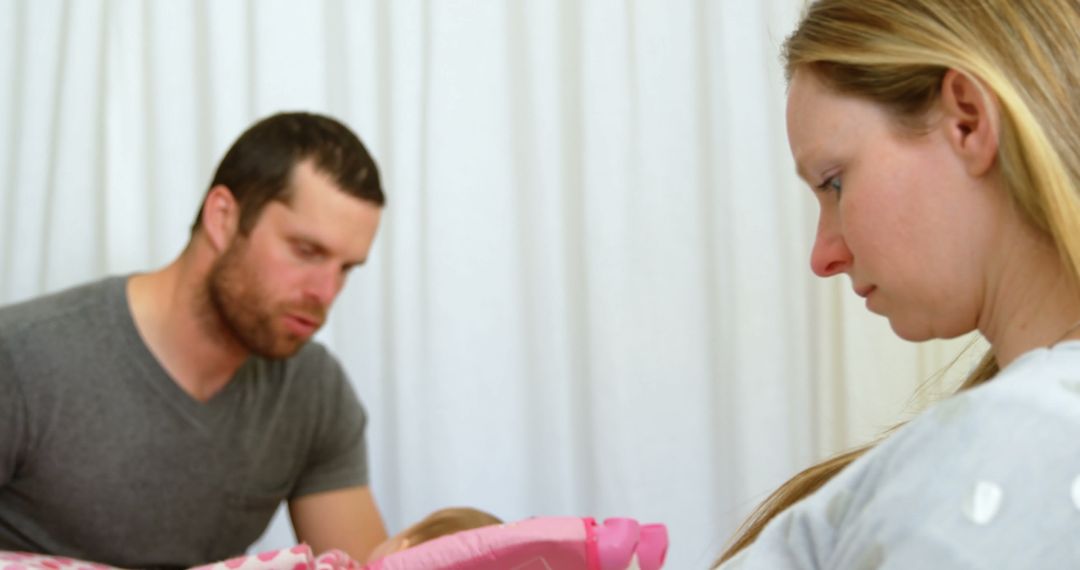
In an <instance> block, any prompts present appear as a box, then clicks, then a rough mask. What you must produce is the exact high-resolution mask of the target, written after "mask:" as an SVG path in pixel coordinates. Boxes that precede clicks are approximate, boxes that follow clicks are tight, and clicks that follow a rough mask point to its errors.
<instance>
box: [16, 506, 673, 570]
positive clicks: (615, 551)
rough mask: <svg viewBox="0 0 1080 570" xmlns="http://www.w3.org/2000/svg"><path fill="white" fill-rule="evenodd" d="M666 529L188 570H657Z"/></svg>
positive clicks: (512, 535)
mask: <svg viewBox="0 0 1080 570" xmlns="http://www.w3.org/2000/svg"><path fill="white" fill-rule="evenodd" d="M667 547H668V537H667V529H665V528H664V526H663V525H658V524H649V525H639V524H638V523H637V521H634V520H633V519H626V518H612V519H607V520H606V521H604V522H603V524H598V523H597V522H596V521H595V520H593V519H591V518H579V517H539V518H534V519H527V520H524V521H519V522H515V523H507V524H503V525H498V526H490V527H484V528H478V529H473V530H470V531H465V532H459V533H457V534H452V535H449V536H444V537H442V538H438V539H435V540H432V541H430V542H425V543H424V544H420V545H418V546H415V547H413V548H410V549H407V550H404V551H402V552H398V553H396V554H392V555H390V556H387V557H386V558H383V559H381V560H377V561H375V562H373V563H371V564H369V565H367V566H364V565H362V564H360V563H359V562H357V561H355V560H353V559H351V558H349V556H348V555H346V554H345V553H344V552H341V551H340V550H330V551H328V552H325V553H323V554H321V555H319V556H315V555H314V554H312V552H311V547H310V546H308V545H306V544H301V545H298V546H294V547H292V548H283V549H281V550H272V551H269V552H260V553H258V554H253V555H251V556H239V557H237V558H230V559H229V560H223V561H221V562H215V563H213V564H207V565H204V566H197V567H195V568H192V569H190V570H466V569H467V570H506V569H507V568H515V569H519V570H534V569H535V570H540V569H552V568H557V569H559V570H627V569H629V568H639V569H640V570H659V569H660V567H661V566H663V564H664V557H665V555H666V554H667ZM0 570H120V569H118V568H115V567H113V566H106V565H103V564H96V563H93V562H84V561H81V560H72V559H70V558H63V557H59V556H45V555H40V554H28V553H24V552H4V551H0Z"/></svg>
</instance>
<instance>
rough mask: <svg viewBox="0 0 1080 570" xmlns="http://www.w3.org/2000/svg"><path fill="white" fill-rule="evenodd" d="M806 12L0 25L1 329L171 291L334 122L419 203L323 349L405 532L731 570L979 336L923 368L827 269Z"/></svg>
mask: <svg viewBox="0 0 1080 570" xmlns="http://www.w3.org/2000/svg"><path fill="white" fill-rule="evenodd" d="M801 4H802V2H801V1H800V0H715V1H714V0H693V1H692V0H685V1H684V0H678V1H671V0H622V1H614V0H586V1H579V0H551V1H544V2H529V1H525V0H504V1H492V0H487V1H484V0H452V1H451V0H445V1H443V0H437V1H436V0H393V1H391V0H378V1H375V0H372V1H357V2H348V1H344V0H336V1H335V0H326V1H321V2H313V1H269V0H260V1H254V0H247V1H245V0H215V1H213V2H210V1H209V0H185V1H169V2H149V1H145V2H144V1H139V0H86V1H77V2H76V1H61V0H33V1H30V0H0V37H2V38H3V39H0V46H3V48H2V49H0V84H2V85H3V87H2V88H0V224H2V225H0V303H9V302H14V301H18V300H22V299H26V298H29V297H32V296H35V295H38V294H41V293H43V292H47V291H55V290H57V289H61V288H64V287H67V286H70V285H73V284H76V283H80V282H84V281H87V280H91V279H95V278H98V277H100V276H103V275H106V274H116V273H128V272H134V271H141V270H146V269H150V268H155V267H160V266H162V265H164V264H165V263H167V262H168V261H169V260H171V259H172V258H173V257H174V256H175V255H176V254H177V253H178V252H179V251H180V249H181V247H182V246H183V244H184V243H185V241H186V237H187V227H188V225H189V224H190V223H191V220H192V217H193V216H194V215H195V212H196V210H197V208H198V203H199V200H200V199H201V197H202V194H203V192H204V191H205V189H206V186H207V184H208V181H209V179H210V177H211V175H212V171H213V168H214V166H215V165H216V162H217V160H218V159H219V158H220V157H221V155H222V154H223V152H224V150H225V149H226V148H227V147H228V145H229V144H230V143H231V142H232V140H233V139H234V138H235V137H236V136H237V135H238V134H239V133H240V132H241V131H242V130H243V129H244V128H245V127H246V126H247V125H249V124H250V123H251V122H253V121H254V120H255V119H257V118H259V117H262V116H264V115H267V114H270V113H273V112H276V111H279V110H291V109H306V110H314V111H319V112H325V113H329V114H332V115H334V116H336V117H338V118H340V119H342V120H343V121H345V122H346V123H348V124H349V125H351V126H352V127H353V128H354V129H355V130H356V131H357V132H358V134H359V135H360V136H361V138H362V139H363V140H364V141H365V142H366V144H367V145H368V147H369V149H370V150H371V151H372V153H373V155H374V156H375V157H376V159H377V160H378V162H379V164H380V166H381V170H382V174H383V179H384V182H385V186H386V190H387V194H388V197H389V205H388V209H387V210H386V213H385V217H384V226H383V227H382V229H381V230H380V235H379V237H378V239H377V241H376V244H375V248H374V251H373V257H372V260H371V262H370V263H369V264H368V266H366V267H364V268H363V269H361V270H360V271H359V272H357V273H356V274H354V277H353V278H352V281H351V282H350V284H349V286H348V287H347V288H346V290H345V292H344V293H343V294H342V296H341V297H340V299H339V300H338V302H337V304H336V306H335V309H334V312H333V316H332V319H331V322H330V324H329V325H328V326H327V328H326V330H325V331H323V332H322V333H320V338H321V340H322V341H323V342H325V343H326V344H328V345H329V346H330V347H331V348H332V349H333V350H334V351H335V353H336V354H337V355H338V356H339V357H340V359H341V360H342V362H343V363H344V365H345V367H346V369H347V370H348V371H349V373H350V375H351V377H352V380H353V382H354V383H355V385H356V388H357V390H358V392H359V394H360V395H361V397H362V399H363V400H364V402H365V404H366V406H367V408H368V410H369V412H370V424H369V432H368V437H369V442H370V446H371V461H372V476H373V483H372V484H373V488H374V490H375V493H376V496H377V499H378V501H379V503H380V505H381V507H382V509H383V511H384V514H385V517H386V520H387V523H388V525H389V527H390V528H391V530H392V531H396V530H398V529H400V528H402V527H403V526H406V525H408V524H409V523H411V522H413V521H415V520H417V519H419V518H420V517H422V516H423V515H425V514H426V513H427V512H429V511H431V510H434V509H436V508H439V507H443V506H449V505H473V506H477V507H480V508H484V509H487V510H490V511H491V512H493V513H495V514H497V515H499V516H501V517H503V518H506V519H518V518H523V517H527V516H533V515H556V514H565V515H571V514H572V515H591V516H596V517H608V516H630V517H635V518H637V519H639V520H644V521H661V522H665V523H667V525H668V527H669V530H670V533H671V540H672V547H671V552H670V555H669V565H668V567H670V568H695V567H697V568H701V567H704V566H706V565H707V564H708V563H709V562H710V561H711V560H712V559H713V557H714V556H715V555H716V554H717V553H718V552H719V550H720V549H721V547H722V545H723V542H724V540H725V539H726V538H727V537H728V536H729V535H730V533H731V532H732V531H733V530H734V528H735V526H736V525H737V524H738V522H739V521H740V520H741V518H742V517H743V516H745V515H746V514H747V512H748V511H749V510H750V509H751V507H752V506H753V505H754V504H756V502H757V501H758V500H760V499H761V498H762V497H763V496H764V494H765V493H767V492H768V491H769V490H770V489H772V488H773V487H774V486H775V485H776V484H778V483H780V482H781V481H782V480H784V479H785V478H787V477H789V476H790V475H792V474H793V473H794V472H796V471H798V470H800V469H801V468H803V467H806V466H807V465H809V464H810V463H811V462H813V461H815V460H818V459H821V458H823V457H825V456H827V455H828V454H831V453H833V452H836V451H838V450H841V449H843V448H846V447H848V446H850V445H852V444H856V443H859V442H863V441H866V440H867V439H869V438H871V437H873V436H874V435H875V434H877V433H878V432H880V431H881V430H882V429H883V428H886V427H888V426H889V425H891V424H892V423H894V422H895V421H897V420H899V419H901V418H902V417H903V416H904V414H905V413H908V412H911V411H913V410H915V409H917V408H918V407H919V406H920V405H922V404H923V403H924V402H925V401H926V399H928V398H929V397H931V396H930V395H929V394H931V392H932V391H928V392H923V393H922V396H917V397H913V396H912V394H913V393H914V391H915V388H916V386H917V385H919V384H920V383H921V382H922V381H924V380H927V379H930V378H932V377H935V376H936V373H937V372H938V371H939V370H940V369H941V367H942V366H943V365H944V364H946V363H947V362H948V361H949V360H951V358H952V357H953V356H954V355H955V354H956V353H957V352H958V351H959V347H960V346H962V345H963V343H965V342H966V340H959V341H953V342H951V343H937V344H930V345H923V346H915V345H910V344H906V343H903V342H901V341H899V340H897V339H896V338H895V337H894V336H893V335H892V333H891V332H890V331H889V329H888V325H887V323H886V322H885V321H884V320H882V319H880V318H876V317H872V316H868V315H866V311H865V309H864V308H863V307H861V306H860V304H859V301H858V299H857V298H855V296H854V295H853V294H851V292H850V291H849V289H848V287H849V284H848V283H847V281H846V280H840V279H834V280H831V281H820V280H817V279H816V278H814V277H813V276H812V275H811V274H810V271H809V266H808V253H809V247H810V241H811V239H812V236H813V231H814V223H815V215H816V206H815V205H814V203H813V199H812V197H811V194H810V192H809V191H808V190H807V189H806V188H805V187H804V185H802V184H801V183H800V182H799V181H798V180H797V179H796V178H795V176H794V174H793V172H794V168H793V166H792V164H791V161H790V158H789V156H788V152H787V145H786V141H785V135H784V119H783V105H784V96H785V93H784V81H783V77H782V72H781V70H780V67H779V62H778V46H779V43H780V42H781V41H782V40H783V38H784V36H785V35H786V34H787V33H788V32H789V31H790V29H791V28H792V26H793V25H794V23H795V21H796V18H797V16H798V12H799V10H800V9H801ZM969 361H970V358H969V359H966V360H963V361H962V362H961V363H960V364H959V365H958V366H956V367H954V373H953V375H955V374H962V373H963V372H964V371H966V370H967V369H968V368H969V367H970V362H969ZM0 436H2V434H0ZM293 540H294V539H293V538H292V536H291V533H290V531H289V529H288V527H287V523H286V522H284V519H279V520H278V521H277V522H275V524H274V526H273V527H272V528H271V530H270V532H269V533H268V534H267V536H266V537H264V539H263V540H262V541H261V542H260V543H258V544H257V545H256V547H255V548H270V547H274V546H280V545H284V544H288V543H289V542H291V541H293Z"/></svg>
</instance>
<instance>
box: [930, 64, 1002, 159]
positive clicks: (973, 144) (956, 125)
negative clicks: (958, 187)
mask: <svg viewBox="0 0 1080 570" xmlns="http://www.w3.org/2000/svg"><path fill="white" fill-rule="evenodd" d="M941 111H942V115H943V116H942V121H943V126H944V128H945V134H946V137H948V140H949V144H950V145H952V147H953V150H955V151H956V152H957V154H958V155H959V156H960V158H961V160H963V161H964V164H965V165H966V166H967V172H968V174H970V175H971V176H982V175H983V174H986V173H987V172H988V171H989V170H990V169H991V167H993V166H994V162H995V160H996V159H997V152H998V144H999V139H998V136H999V134H1000V130H999V124H1000V116H999V113H998V101H997V97H995V96H994V94H993V93H992V92H991V91H990V90H989V89H988V88H986V86H985V85H983V84H982V83H981V82H979V81H978V80H976V79H975V78H973V77H972V76H970V75H968V74H966V73H962V72H959V71H957V70H955V69H950V70H948V71H946V72H945V77H944V79H942V81H941Z"/></svg>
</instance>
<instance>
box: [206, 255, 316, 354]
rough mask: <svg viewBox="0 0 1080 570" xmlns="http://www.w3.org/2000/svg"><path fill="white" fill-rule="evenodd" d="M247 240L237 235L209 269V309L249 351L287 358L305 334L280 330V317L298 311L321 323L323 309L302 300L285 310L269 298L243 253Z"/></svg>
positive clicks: (297, 347)
mask: <svg viewBox="0 0 1080 570" xmlns="http://www.w3.org/2000/svg"><path fill="white" fill-rule="evenodd" d="M246 250H247V242H246V238H245V237H244V236H237V237H236V239H235V240H234V241H233V242H232V243H231V244H229V247H228V248H226V249H225V251H224V253H222V254H221V257H219V258H218V259H217V260H216V261H215V262H214V266H213V267H212V268H211V269H210V274H209V276H208V277H207V281H206V287H207V293H208V297H209V300H210V307H209V309H210V310H212V311H213V312H214V313H215V314H216V317H217V318H216V319H214V320H216V321H217V322H218V323H220V326H221V327H223V328H224V329H225V330H224V331H223V332H225V333H226V334H228V335H230V336H232V338H233V339H235V340H236V342H237V343H239V344H240V345H241V346H243V347H244V349H246V350H247V351H248V352H251V353H253V354H257V355H259V356H262V357H264V358H269V359H281V358H288V357H290V356H292V355H294V354H296V352H297V351H299V350H300V349H301V348H302V347H303V346H304V344H306V343H307V341H308V340H309V338H308V337H306V336H300V335H296V334H294V333H292V332H290V331H287V330H281V329H280V327H281V319H282V318H283V317H284V316H285V315H286V314H288V313H299V314H301V315H304V316H306V317H309V318H311V319H317V321H318V322H319V323H322V322H323V320H324V317H325V309H323V307H322V306H320V305H318V304H317V303H314V302H313V303H304V304H303V306H297V307H294V308H293V309H292V310H291V311H286V310H284V309H286V307H284V306H281V305H277V304H275V303H274V302H273V301H271V300H270V299H269V295H268V294H267V291H266V289H265V288H264V287H263V286H262V283H263V282H262V281H261V280H260V279H259V276H258V275H256V272H255V271H254V268H252V267H249V261H248V259H247V258H246V256H245V255H244V252H245V251H246Z"/></svg>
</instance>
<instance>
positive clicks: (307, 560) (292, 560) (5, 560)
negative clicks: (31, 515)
mask: <svg viewBox="0 0 1080 570" xmlns="http://www.w3.org/2000/svg"><path fill="white" fill-rule="evenodd" d="M360 568H361V566H360V563H359V562H357V561H355V560H353V559H351V558H349V557H348V555H346V554H345V553H344V552H341V551H340V550H330V551H328V552H324V553H323V554H320V555H319V556H315V555H313V554H312V552H311V547H310V546H308V545H306V544H301V545H299V546H294V547H292V548H283V549H281V550H272V551H269V552H260V553H258V554H253V555H251V556H239V557H236V558H230V559H228V560H224V561H221V562H215V563H213V564H207V565H205V566H197V567H195V568H193V569H191V570H360ZM0 570H121V569H119V568H116V567H115V566H106V565H104V564H97V563H94V562H85V561H82V560H73V559H71V558H63V557H60V556H45V555H43V554H29V553H26V552H4V551H0Z"/></svg>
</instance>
